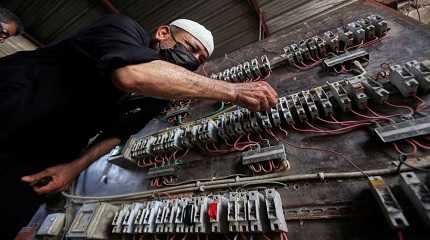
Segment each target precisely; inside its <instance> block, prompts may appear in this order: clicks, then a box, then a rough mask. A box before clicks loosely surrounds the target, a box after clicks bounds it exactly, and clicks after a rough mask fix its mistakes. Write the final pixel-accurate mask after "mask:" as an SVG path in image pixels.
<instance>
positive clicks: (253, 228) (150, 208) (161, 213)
mask: <svg viewBox="0 0 430 240" xmlns="http://www.w3.org/2000/svg"><path fill="white" fill-rule="evenodd" d="M64 222H65V215H64V213H53V214H50V215H48V216H47V217H46V219H45V221H44V222H43V223H42V225H41V227H40V228H39V230H38V233H37V236H38V237H45V239H46V237H51V239H53V237H55V236H57V237H58V236H61V232H63V229H64ZM287 231H288V229H287V224H286V220H285V216H284V211H283V207H282V199H281V195H280V194H279V192H277V191H276V190H275V189H266V190H264V192H259V191H248V192H229V193H225V194H222V195H210V196H199V197H189V198H177V199H168V200H154V201H149V202H134V203H128V204H122V205H121V206H116V205H112V204H108V203H92V204H84V205H83V206H82V207H81V208H80V210H79V211H78V212H77V214H76V216H75V218H74V220H73V222H72V223H71V225H70V228H69V229H68V231H67V233H66V238H67V239H113V238H115V236H118V235H120V234H166V233H239V232H248V233H262V232H287Z"/></svg>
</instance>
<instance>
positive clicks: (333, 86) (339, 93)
mask: <svg viewBox="0 0 430 240" xmlns="http://www.w3.org/2000/svg"><path fill="white" fill-rule="evenodd" d="M327 85H328V86H329V87H330V90H331V93H332V95H333V97H334V99H335V100H336V102H337V104H338V105H339V107H340V109H342V112H349V111H351V109H352V107H351V99H349V97H348V94H347V92H346V90H345V89H344V88H343V87H342V85H341V84H340V83H339V82H334V83H329V82H327Z"/></svg>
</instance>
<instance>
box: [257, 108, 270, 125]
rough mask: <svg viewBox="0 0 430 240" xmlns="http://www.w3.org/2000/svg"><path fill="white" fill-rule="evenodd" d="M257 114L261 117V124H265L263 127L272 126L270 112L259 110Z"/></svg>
mask: <svg viewBox="0 0 430 240" xmlns="http://www.w3.org/2000/svg"><path fill="white" fill-rule="evenodd" d="M257 116H258V118H259V119H261V126H263V128H266V129H268V128H272V123H271V122H270V118H269V114H268V113H267V112H257Z"/></svg>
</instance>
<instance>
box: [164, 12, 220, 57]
mask: <svg viewBox="0 0 430 240" xmlns="http://www.w3.org/2000/svg"><path fill="white" fill-rule="evenodd" d="M170 25H171V26H176V27H178V28H181V29H183V30H185V31H187V32H188V33H189V34H191V35H192V36H193V37H195V38H197V40H199V41H200V42H201V43H202V45H203V46H204V47H205V48H206V50H207V51H208V53H209V56H210V55H211V54H212V52H213V51H214V38H213V36H212V33H211V31H209V30H207V29H206V28H205V27H204V26H203V25H201V24H200V23H197V22H194V21H191V20H188V19H177V20H175V21H173V22H171V23H170Z"/></svg>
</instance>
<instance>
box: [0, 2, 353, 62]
mask: <svg viewBox="0 0 430 240" xmlns="http://www.w3.org/2000/svg"><path fill="white" fill-rule="evenodd" d="M354 1H355V0H255V1H254V2H255V3H256V5H257V7H259V8H261V10H262V12H263V15H264V18H265V21H266V25H267V30H268V32H269V33H270V34H282V33H283V32H285V31H289V30H291V29H292V28H296V27H298V26H300V25H301V24H302V23H304V22H306V21H307V20H309V19H312V18H315V17H317V16H319V15H321V14H322V13H326V12H328V11H333V10H335V9H337V8H338V7H340V6H343V5H345V4H350V3H352V2H354ZM112 3H113V4H114V5H115V7H116V8H118V9H119V10H120V11H121V12H122V13H123V14H125V15H128V16H130V17H132V18H133V19H135V20H136V21H137V22H139V23H140V24H142V25H143V26H144V27H145V28H147V29H148V30H153V29H154V28H155V27H156V26H158V25H160V24H165V23H169V22H170V21H172V20H174V19H177V18H189V19H192V20H195V21H198V22H201V23H202V24H203V25H205V26H206V27H207V28H208V29H210V30H212V32H213V34H214V38H215V52H214V55H213V56H214V57H217V56H222V55H223V54H224V53H229V52H232V51H234V50H236V49H238V48H241V47H243V46H246V45H248V44H250V43H252V42H255V41H257V40H258V35H259V27H258V26H259V20H258V16H257V13H256V10H255V9H254V7H253V5H252V4H251V0H249V1H245V0H242V1H240V0H145V1H142V0H141V1H139V0H112ZM1 4H2V6H4V7H6V8H9V9H10V10H12V11H13V12H15V13H16V14H17V15H18V16H19V17H21V18H22V20H23V22H24V24H25V26H26V31H27V32H28V33H30V34H31V35H32V36H33V37H34V38H36V39H37V40H39V41H40V42H42V43H45V44H47V43H51V42H53V41H56V40H59V39H61V38H63V37H65V36H67V35H68V34H70V33H72V32H74V31H76V30H78V29H80V28H82V27H84V26H86V25H88V24H90V23H91V22H93V21H95V20H97V19H98V18H100V17H101V16H103V15H105V14H107V13H108V12H107V11H106V9H105V8H104V7H103V6H102V4H101V1H99V0H73V1H70V0H43V1H26V0H2V3H1Z"/></svg>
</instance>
